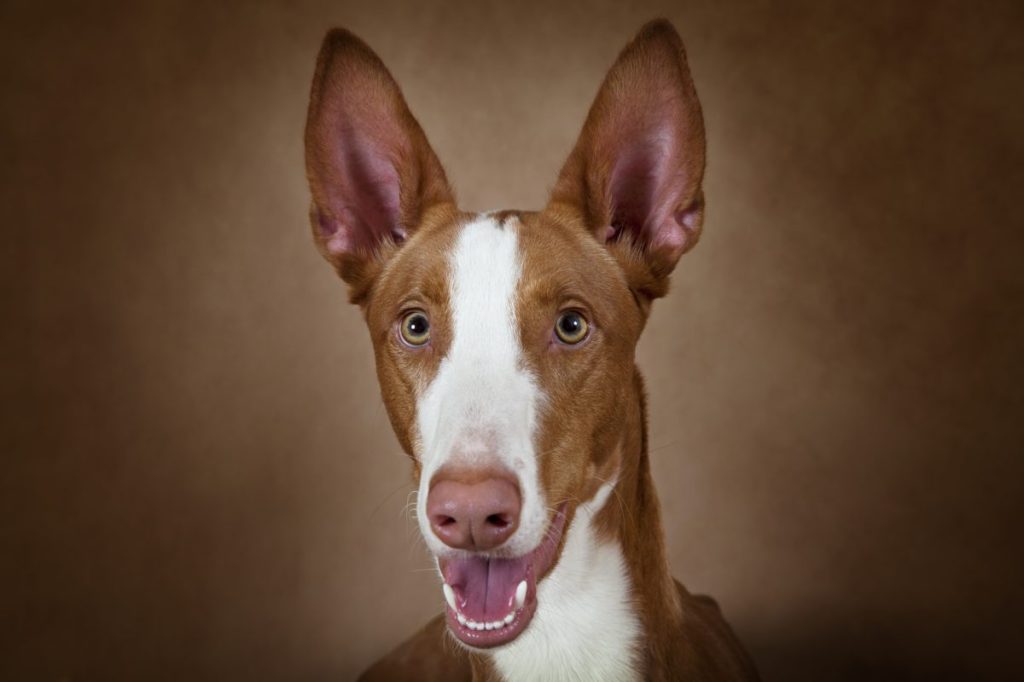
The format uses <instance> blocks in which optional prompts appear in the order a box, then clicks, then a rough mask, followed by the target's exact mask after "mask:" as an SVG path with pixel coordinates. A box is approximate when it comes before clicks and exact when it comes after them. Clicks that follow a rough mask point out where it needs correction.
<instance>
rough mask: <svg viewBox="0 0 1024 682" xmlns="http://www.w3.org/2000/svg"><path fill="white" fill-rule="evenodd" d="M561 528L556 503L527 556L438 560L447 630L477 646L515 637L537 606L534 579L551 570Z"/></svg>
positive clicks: (561, 515) (562, 517)
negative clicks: (541, 534)
mask: <svg viewBox="0 0 1024 682" xmlns="http://www.w3.org/2000/svg"><path fill="white" fill-rule="evenodd" d="M564 528H565V504H562V505H561V506H560V507H559V508H558V511H557V513H556V514H555V517H554V518H553V519H552V521H551V524H550V525H549V527H548V530H547V532H546V533H545V534H544V540H543V542H541V543H540V545H538V546H537V548H536V549H535V550H533V551H532V552H530V553H529V554H525V555H523V556H521V557H516V558H513V559H503V558H498V557H488V556H484V555H479V556H466V557H453V558H444V559H439V560H438V566H439V567H440V569H441V576H442V577H443V578H444V585H443V587H442V589H443V590H444V598H445V601H446V602H448V608H447V610H446V613H447V616H448V627H449V629H450V630H451V631H452V634H454V635H455V636H456V637H457V638H458V639H459V640H460V641H461V642H462V643H463V644H466V645H468V646H472V647H476V648H478V649H489V648H491V647H496V646H501V645H502V644H507V643H508V642H511V641H512V640H514V639H515V638H516V637H518V636H519V635H520V634H521V633H522V632H523V630H525V629H526V626H527V625H529V623H530V620H531V619H532V618H533V614H534V613H535V612H536V610H537V583H538V582H539V581H540V580H541V579H542V578H543V577H544V575H545V574H546V573H547V572H548V569H550V568H551V562H552V560H553V559H554V557H555V552H556V551H557V550H558V545H559V542H561V539H562V531H563V530H564Z"/></svg>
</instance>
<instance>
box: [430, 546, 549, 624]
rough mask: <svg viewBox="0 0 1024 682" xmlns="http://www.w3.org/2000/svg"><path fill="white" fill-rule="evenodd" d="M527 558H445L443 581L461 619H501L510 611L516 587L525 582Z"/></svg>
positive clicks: (527, 566) (528, 563)
mask: <svg viewBox="0 0 1024 682" xmlns="http://www.w3.org/2000/svg"><path fill="white" fill-rule="evenodd" d="M529 566H530V562H529V555H527V556H524V557H519V558H517V559H488V558H486V557H469V558H466V559H449V560H448V561H447V562H446V565H445V567H444V581H445V582H446V583H448V585H449V586H451V588H452V589H453V590H454V591H455V598H456V602H457V603H458V605H459V610H460V611H461V612H462V614H463V615H464V616H466V617H467V618H469V619H471V620H475V621H479V622H489V621H494V620H501V619H502V618H504V617H505V616H506V615H508V614H509V612H511V611H512V608H513V605H514V604H513V602H514V601H515V597H516V587H518V586H519V583H521V582H522V581H523V580H526V579H527V569H528V568H529Z"/></svg>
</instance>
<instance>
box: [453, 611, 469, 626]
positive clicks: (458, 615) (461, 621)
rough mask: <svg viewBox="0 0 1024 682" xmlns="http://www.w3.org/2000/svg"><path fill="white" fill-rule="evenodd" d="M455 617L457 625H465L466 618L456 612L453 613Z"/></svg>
mask: <svg viewBox="0 0 1024 682" xmlns="http://www.w3.org/2000/svg"><path fill="white" fill-rule="evenodd" d="M455 617H456V618H458V619H459V625H465V624H466V617H465V616H463V615H462V614H461V613H459V612H458V611H456V612H455Z"/></svg>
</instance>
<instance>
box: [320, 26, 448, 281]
mask: <svg viewBox="0 0 1024 682" xmlns="http://www.w3.org/2000/svg"><path fill="white" fill-rule="evenodd" d="M305 142H306V174H307V176H308V179H309V186H310V189H311V190H312V194H313V206H312V209H311V211H310V221H311V223H312V226H313V236H314V239H315V240H316V243H317V247H318V248H319V249H320V252H321V254H323V256H324V257H325V258H326V259H327V260H328V261H329V262H330V263H331V264H332V265H334V267H335V269H336V270H337V271H338V273H339V274H340V275H341V277H342V278H344V279H345V280H346V281H347V282H349V284H350V285H351V286H352V298H353V300H356V301H358V300H361V299H362V298H364V295H365V290H366V287H367V286H368V283H369V282H370V281H372V280H373V278H374V277H375V273H376V271H377V270H378V269H379V264H380V263H381V262H382V261H383V260H385V259H386V257H387V256H388V255H389V254H390V253H393V252H394V250H395V248H396V246H397V245H399V244H401V243H402V242H403V241H404V240H405V239H406V238H408V236H409V235H410V234H411V233H412V232H414V231H415V230H416V229H417V228H418V226H419V224H420V222H421V221H422V220H423V217H424V215H425V214H426V213H427V212H428V211H429V210H431V209H433V208H448V209H449V210H453V209H454V201H455V199H454V196H453V193H452V190H451V187H450V186H449V184H448V180H447V178H446V176H445V173H444V169H443V168H442V167H441V163H440V162H439V161H438V159H437V156H436V155H435V154H434V151H433V150H432V149H431V147H430V144H429V142H428V141H427V137H426V135H425V134H424V133H423V129H422V128H420V125H419V123H418V122H417V121H416V119H415V118H414V117H413V115H412V113H411V112H410V111H409V108H408V106H407V105H406V103H405V98H404V97H403V96H402V92H401V90H400V89H399V87H398V85H397V84H396V83H395V80H394V78H392V76H391V74H390V72H388V70H387V68H386V67H385V66H384V63H383V62H382V61H381V60H380V58H379V57H378V56H377V55H376V54H375V53H374V52H373V50H371V49H370V48H369V46H367V45H366V43H364V42H363V41H362V40H360V39H359V38H358V37H356V36H355V35H353V34H352V33H350V32H349V31H346V30H344V29H340V28H339V29H333V30H331V31H330V32H328V34H327V36H326V37H325V38H324V41H323V45H322V46H321V48H320V53H319V56H318V57H317V65H316V72H315V74H314V76H313V84H312V88H311V91H310V98H309V113H308V116H307V120H306V135H305Z"/></svg>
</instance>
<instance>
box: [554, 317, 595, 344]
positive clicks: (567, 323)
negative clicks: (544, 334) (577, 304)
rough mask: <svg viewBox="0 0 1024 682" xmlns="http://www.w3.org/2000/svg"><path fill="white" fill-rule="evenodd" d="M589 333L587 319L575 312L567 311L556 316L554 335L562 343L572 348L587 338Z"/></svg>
mask: <svg viewBox="0 0 1024 682" xmlns="http://www.w3.org/2000/svg"><path fill="white" fill-rule="evenodd" d="M589 332H590V325H589V324H588V323H587V318H585V317H583V315H582V314H581V313H578V312H576V311H575V310H567V311H565V312H564V313H562V314H561V315H559V316H558V322H556V323H555V334H556V335H557V336H558V340H559V341H561V342H562V343H567V344H569V345H570V346H574V345H576V344H577V343H580V342H581V341H583V339H585V338H587V334H588V333H589Z"/></svg>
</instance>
